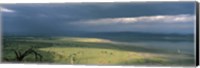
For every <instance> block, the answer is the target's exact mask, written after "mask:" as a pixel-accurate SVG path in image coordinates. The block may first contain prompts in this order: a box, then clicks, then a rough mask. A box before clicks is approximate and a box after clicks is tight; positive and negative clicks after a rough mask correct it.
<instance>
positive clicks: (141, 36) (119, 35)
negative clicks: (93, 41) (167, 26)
mask: <svg viewBox="0 0 200 68" xmlns="http://www.w3.org/2000/svg"><path fill="white" fill-rule="evenodd" d="M84 36H87V37H98V38H105V39H111V40H116V41H129V42H133V41H174V42H177V41H194V35H193V34H161V33H145V32H97V33H90V34H85V35H84Z"/></svg>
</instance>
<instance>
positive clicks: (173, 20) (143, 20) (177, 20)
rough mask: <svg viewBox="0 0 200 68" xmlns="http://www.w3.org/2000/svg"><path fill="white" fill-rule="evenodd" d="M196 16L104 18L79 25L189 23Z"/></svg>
mask: <svg viewBox="0 0 200 68" xmlns="http://www.w3.org/2000/svg"><path fill="white" fill-rule="evenodd" d="M194 18H195V16H194V15H190V14H180V15H155V16H140V17H122V18H102V19H93V20H85V21H83V20H82V21H78V23H79V24H85V25H109V24H134V23H188V22H192V21H194V20H195V19H194Z"/></svg>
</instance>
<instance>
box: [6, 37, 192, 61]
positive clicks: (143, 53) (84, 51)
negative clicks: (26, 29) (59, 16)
mask: <svg viewBox="0 0 200 68" xmlns="http://www.w3.org/2000/svg"><path fill="white" fill-rule="evenodd" d="M111 42H112V41H110V40H106V39H98V38H73V37H62V38H59V37H56V38H34V37H19V38H15V37H14V38H12V37H11V38H5V39H4V40H3V45H4V46H3V62H15V61H16V59H15V54H14V52H13V51H12V50H13V49H15V50H19V51H21V52H23V51H25V50H27V49H29V48H30V47H34V49H35V50H36V51H37V52H38V53H40V54H42V55H43V59H42V61H35V57H34V55H33V54H31V55H28V56H27V57H26V58H24V60H23V61H22V62H41V63H63V64H112V65H147V64H149V65H155V64H157V65H173V64H175V65H176V64H177V65H183V64H188V65H192V64H194V63H192V59H190V58H189V59H190V60H187V58H188V57H183V58H181V59H179V60H174V59H173V58H176V57H177V56H176V55H173V57H171V56H169V55H163V54H167V53H165V52H164V51H161V50H160V51H159V50H155V49H148V48H143V47H136V46H126V45H117V44H112V43H111ZM161 53H163V54H161ZM180 56H182V55H180ZM180 61H186V62H182V63H180V64H178V63H176V62H180Z"/></svg>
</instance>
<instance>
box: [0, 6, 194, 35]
mask: <svg viewBox="0 0 200 68" xmlns="http://www.w3.org/2000/svg"><path fill="white" fill-rule="evenodd" d="M0 7H1V14H2V22H3V23H2V24H3V28H2V29H3V33H5V34H19V35H20V34H54V35H59V34H69V33H78V32H123V31H126V32H127V31H129V32H150V33H181V34H188V33H189V34H190V33H193V32H194V25H195V2H124V3H119V2H118V3H114V2H113V3H112V2H111V3H34V4H33V3H32V4H31V3H23V4H22V3H21V4H20V3H18V4H2V5H1V6H0Z"/></svg>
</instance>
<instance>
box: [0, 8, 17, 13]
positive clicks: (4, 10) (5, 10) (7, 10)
mask: <svg viewBox="0 0 200 68" xmlns="http://www.w3.org/2000/svg"><path fill="white" fill-rule="evenodd" d="M0 11H1V12H7V13H13V12H15V11H14V10H11V9H7V8H3V7H0Z"/></svg>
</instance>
